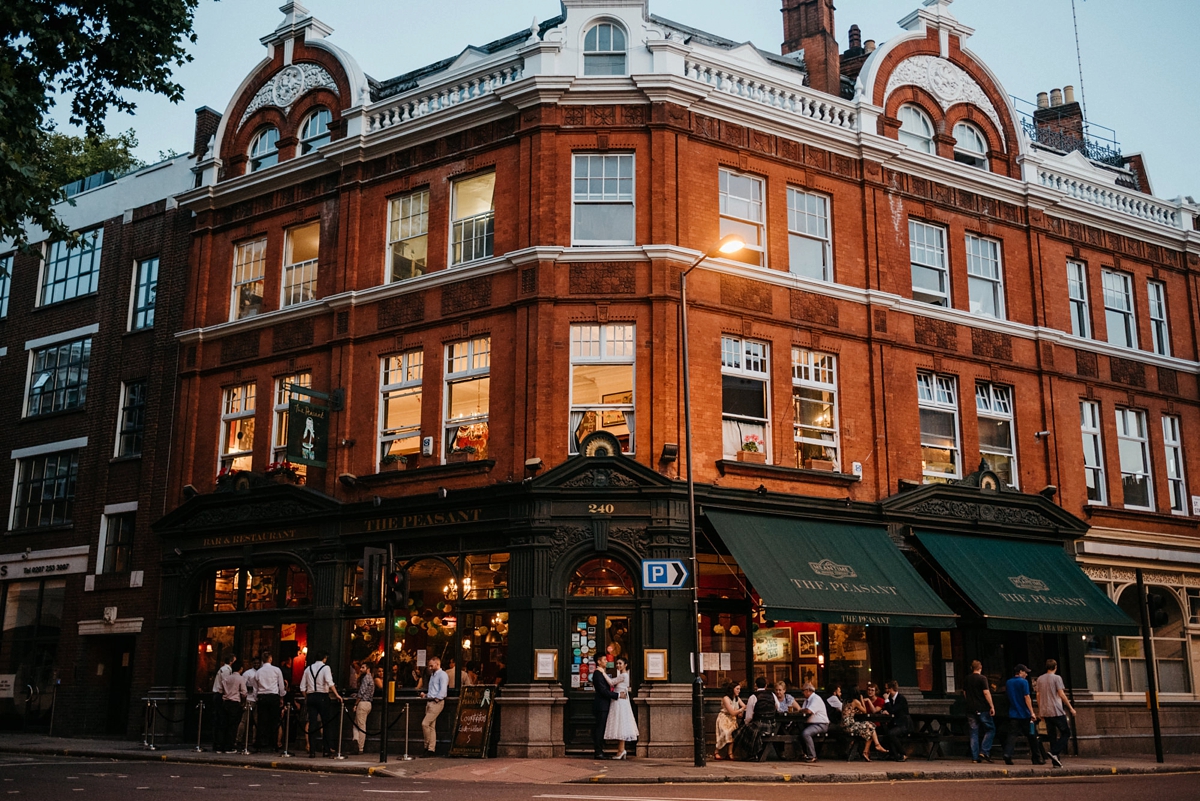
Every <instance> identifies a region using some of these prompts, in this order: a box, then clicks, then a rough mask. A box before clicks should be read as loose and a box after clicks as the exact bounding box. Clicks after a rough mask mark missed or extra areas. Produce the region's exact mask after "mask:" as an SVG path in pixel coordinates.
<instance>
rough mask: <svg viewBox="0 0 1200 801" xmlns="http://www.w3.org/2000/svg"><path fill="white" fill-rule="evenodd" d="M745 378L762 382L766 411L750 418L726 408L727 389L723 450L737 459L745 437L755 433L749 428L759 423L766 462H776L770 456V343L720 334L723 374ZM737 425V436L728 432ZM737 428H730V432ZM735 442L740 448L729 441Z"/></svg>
mask: <svg viewBox="0 0 1200 801" xmlns="http://www.w3.org/2000/svg"><path fill="white" fill-rule="evenodd" d="M725 376H733V377H736V378H745V379H750V380H753V381H761V382H762V384H763V414H764V415H765V417H761V418H759V417H747V416H744V415H736V414H731V413H727V412H726V411H725V402H724V388H722V400H721V443H722V447H721V450H722V453H723V456H724V458H726V459H736V458H737V451H738V450H741V449H742V446H743V445H744V444H745V442H746V440H747V439H748V438H749V437H750V436H753V435H754V433H755V432H753V431H751V432H750V433H749V434H747V433H746V431H745V430H744V429H745V428H746V427H755V426H760V427H761V428H762V440H763V442H762V445H763V447H762V450H761V451H760V452H764V453H766V454H767V463H768V464H771V463H773V460H772V458H771V440H772V436H771V346H770V344H768V343H766V342H763V341H761V340H757V339H744V338H742V337H731V336H723V337H721V377H722V382H723V381H724V377H725ZM731 426H736V432H737V433H736V436H734V437H733V439H732V440H731V437H730V436H729V435H727V432H726V428H727V427H731ZM733 430H734V429H733V428H730V432H732V431H733ZM734 441H736V442H737V444H738V447H737V448H736V449H731V448H730V443H731V442H734Z"/></svg>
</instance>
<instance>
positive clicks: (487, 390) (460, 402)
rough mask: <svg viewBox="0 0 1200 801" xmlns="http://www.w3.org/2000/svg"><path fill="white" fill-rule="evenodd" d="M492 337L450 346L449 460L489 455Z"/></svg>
mask: <svg viewBox="0 0 1200 801" xmlns="http://www.w3.org/2000/svg"><path fill="white" fill-rule="evenodd" d="M491 371H492V338H491V337H479V338H478V339H469V340H465V341H463V342H455V343H452V344H450V345H447V346H446V418H445V426H444V430H445V432H446V442H445V452H446V458H447V460H448V461H449V460H452V459H455V458H459V455H460V454H461V455H462V457H461V458H465V459H466V460H467V461H471V457H472V456H474V458H475V459H486V458H488V411H489V404H490V398H491V385H492V384H491V381H492V380H491Z"/></svg>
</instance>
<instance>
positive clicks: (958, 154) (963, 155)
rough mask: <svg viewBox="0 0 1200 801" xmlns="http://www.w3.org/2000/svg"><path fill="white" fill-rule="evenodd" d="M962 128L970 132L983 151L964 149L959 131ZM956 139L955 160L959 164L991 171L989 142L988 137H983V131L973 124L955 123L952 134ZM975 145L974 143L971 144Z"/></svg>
mask: <svg viewBox="0 0 1200 801" xmlns="http://www.w3.org/2000/svg"><path fill="white" fill-rule="evenodd" d="M960 128H962V129H964V130H966V131H968V132H969V134H970V136H971V137H974V138H975V140H976V141H977V142H978V144H979V145H980V146H981V149H978V150H977V149H975V148H974V147H963V146H962V144H963V137H961V136H959V135H958V131H959V129H960ZM951 135H952V136H953V137H954V160H955V161H957V162H958V163H959V164H967V165H970V166H972V167H975V168H977V169H980V170H985V171H988V170H989V164H988V155H987V154H988V142H987V137H986V136H984V135H983V131H981V130H979V128H978V127H977V126H975V125H974V124H973V123H970V122H967V121H966V120H959V121H958V122H956V123H954V128H953V129H952V134H951ZM971 144H973V143H971Z"/></svg>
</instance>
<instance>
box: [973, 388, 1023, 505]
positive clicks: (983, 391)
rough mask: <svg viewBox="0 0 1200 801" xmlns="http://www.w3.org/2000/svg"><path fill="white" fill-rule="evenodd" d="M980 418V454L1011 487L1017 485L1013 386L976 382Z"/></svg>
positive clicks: (977, 411)
mask: <svg viewBox="0 0 1200 801" xmlns="http://www.w3.org/2000/svg"><path fill="white" fill-rule="evenodd" d="M975 411H976V413H977V415H978V420H979V453H980V455H981V456H982V457H983V460H984V461H985V462H987V466H988V470H991V471H992V472H993V473H995V474H996V475H997V476H998V477H999V479H1000V480H1001V481H1003V482H1004V483H1005V484H1008V485H1009V486H1010V487H1016V486H1017V481H1018V479H1017V435H1016V430H1015V428H1016V427H1015V426H1014V424H1013V401H1012V389H1010V388H1009V387H1001V386H997V385H995V384H976V385H975Z"/></svg>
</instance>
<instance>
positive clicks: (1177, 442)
mask: <svg viewBox="0 0 1200 801" xmlns="http://www.w3.org/2000/svg"><path fill="white" fill-rule="evenodd" d="M1162 429H1163V458H1164V460H1165V462H1166V465H1167V469H1166V472H1165V473H1164V474H1163V475H1165V476H1166V479H1167V496H1168V497H1169V498H1170V499H1171V501H1170V503H1171V514H1174V515H1187V514H1188V492H1187V469H1186V468H1185V466H1184V465H1185V463H1184V459H1183V429H1182V421H1181V420H1180V419H1179V415H1177V414H1164V415H1163V416H1162Z"/></svg>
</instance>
